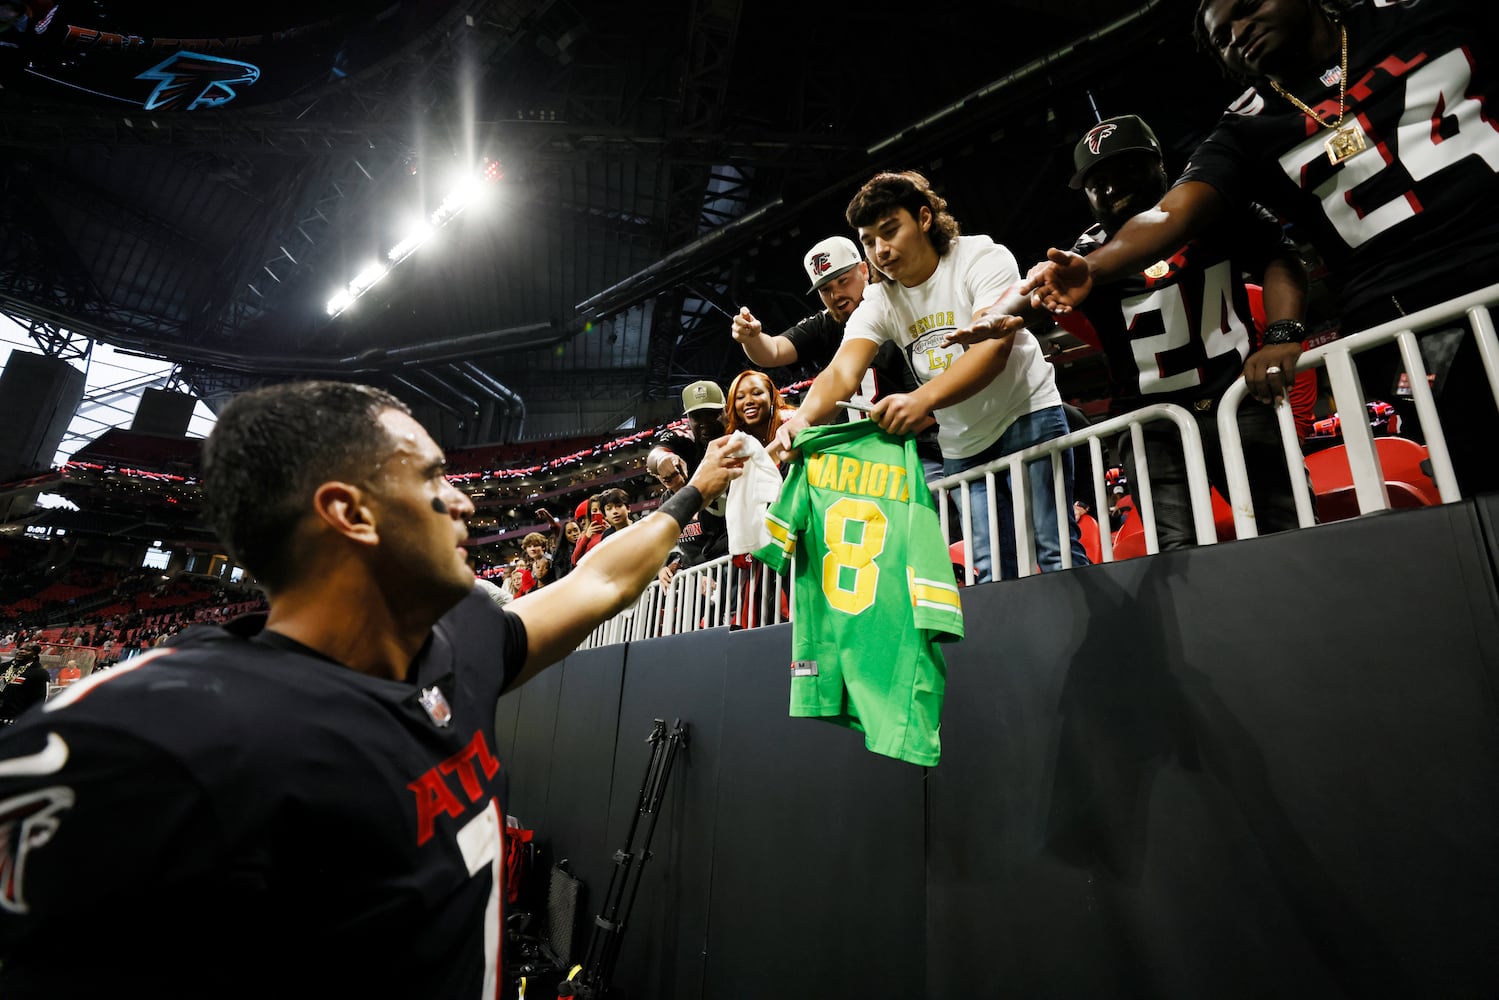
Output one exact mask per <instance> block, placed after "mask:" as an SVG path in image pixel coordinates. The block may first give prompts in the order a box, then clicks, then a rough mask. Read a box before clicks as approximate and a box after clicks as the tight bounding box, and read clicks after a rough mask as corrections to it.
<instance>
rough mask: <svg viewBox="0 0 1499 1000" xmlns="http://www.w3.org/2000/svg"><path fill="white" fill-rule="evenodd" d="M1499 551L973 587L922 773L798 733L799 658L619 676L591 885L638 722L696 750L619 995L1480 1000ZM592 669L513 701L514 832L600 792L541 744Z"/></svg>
mask: <svg viewBox="0 0 1499 1000" xmlns="http://www.w3.org/2000/svg"><path fill="white" fill-rule="evenodd" d="M1496 523H1499V502H1496V501H1492V500H1480V501H1478V502H1477V503H1476V504H1475V503H1474V502H1464V503H1461V504H1455V505H1449V506H1446V507H1442V508H1432V509H1426V510H1420V511H1401V512H1392V513H1389V514H1384V515H1376V516H1372V517H1368V518H1364V519H1361V520H1358V521H1352V522H1344V523H1339V524H1333V525H1326V526H1323V527H1320V528H1318V529H1316V530H1315V531H1308V532H1301V533H1297V534H1290V535H1282V536H1277V537H1270V538H1264V539H1258V540H1254V541H1248V542H1242V543H1232V544H1225V545H1218V546H1211V547H1208V548H1204V549H1198V550H1191V551H1186V552H1178V553H1171V554H1167V555H1164V556H1157V557H1152V558H1147V559H1138V560H1130V561H1128V562H1125V563H1120V564H1116V565H1112V566H1097V567H1088V568H1084V569H1079V570H1075V571H1071V572H1067V573H1060V574H1053V575H1049V576H1043V577H1038V578H1032V579H1027V580H1021V581H1014V582H1006V583H1000V584H993V585H985V586H981V587H975V588H969V589H967V590H965V591H964V612H965V619H966V622H967V633H968V634H967V638H966V639H965V640H964V641H963V642H961V643H958V644H956V645H951V646H947V647H945V651H946V654H947V659H948V664H949V680H948V696H947V702H946V709H945V718H944V725H943V743H944V749H943V760H942V763H941V764H940V765H939V766H938V767H936V768H933V769H930V770H923V769H921V768H916V767H912V766H911V765H907V764H902V763H899V762H896V761H891V760H888V759H886V758H882V757H878V756H877V755H874V754H870V753H868V752H867V751H865V750H863V749H862V739H861V737H859V736H858V735H857V734H854V733H852V732H849V731H846V730H841V729H838V728H836V727H833V726H830V725H827V724H824V723H820V722H814V721H810V720H802V719H790V718H788V717H787V713H786V709H787V690H788V683H789V682H788V679H787V676H786V670H785V668H786V662H787V660H788V658H789V653H790V627H789V626H776V627H773V628H768V629H759V630H754V631H750V632H732V633H729V632H724V631H723V630H715V631H712V632H707V633H699V634H696V635H689V636H680V637H675V638H671V639H661V640H652V641H649V642H642V643H635V644H632V645H631V646H630V647H629V648H628V653H627V656H626V659H625V661H624V667H623V682H622V684H621V685H620V687H619V689H618V699H619V723H618V728H617V740H616V745H615V749H614V757H613V763H612V771H613V778H612V783H611V785H610V791H609V794H608V797H607V802H608V815H609V819H608V826H607V831H608V832H607V835H606V836H605V837H604V838H603V842H604V843H605V844H606V846H607V851H606V853H607V852H608V851H612V850H613V849H614V848H615V847H617V846H620V844H621V843H622V838H623V833H624V830H625V827H626V825H627V823H626V819H627V812H628V810H630V809H633V808H634V804H635V801H636V795H637V793H638V791H639V787H638V785H639V778H640V776H641V774H642V773H643V768H644V764H645V760H646V749H647V748H646V747H645V745H644V743H643V742H642V741H643V739H644V736H645V734H646V732H648V730H649V723H650V720H651V719H652V718H665V719H666V721H667V722H668V723H670V722H671V721H672V718H674V717H677V716H680V717H682V718H683V719H685V720H687V721H688V722H690V723H691V724H692V727H693V742H692V745H691V748H690V750H689V752H688V753H687V754H685V755H684V756H683V757H680V758H679V759H678V762H677V768H676V771H675V772H674V774H673V776H672V779H671V781H672V789H671V793H670V794H669V795H668V801H667V803H666V804H665V807H664V809H663V814H662V817H661V822H660V826H659V827H658V828H657V831H656V836H655V841H654V843H653V848H654V850H655V851H656V857H655V858H654V859H653V860H652V861H651V862H650V864H649V865H648V867H647V869H646V877H645V880H644V882H643V884H642V890H641V896H640V900H639V901H638V902H637V904H636V908H635V911H634V915H633V919H632V923H631V926H630V927H629V928H627V930H626V932H625V935H624V942H623V951H622V955H621V959H620V964H619V975H618V976H617V982H618V983H619V984H620V985H622V986H624V987H626V988H627V995H628V996H631V997H651V998H657V1000H668V998H678V997H680V998H697V997H707V998H727V997H733V998H738V997H744V998H759V997H776V998H800V997H807V998H813V997H818V998H821V997H860V998H884V997H889V998H892V1000H894V998H899V1000H907V998H910V997H920V996H925V997H949V996H964V997H970V996H971V997H1017V998H1036V997H1183V998H1197V997H1206V996H1212V997H1263V996H1276V997H1371V996H1375V997H1383V996H1390V997H1395V996H1399V997H1410V996H1433V997H1435V996H1440V997H1444V998H1446V997H1486V996H1493V995H1494V984H1495V983H1496V982H1499V696H1496V679H1499V598H1496V596H1495V595H1496V582H1495V576H1494V565H1495V557H1496V555H1499V547H1496V545H1495V535H1494V533H1493V527H1494V525H1495V524H1496ZM607 652H608V651H607V650H600V651H590V652H588V653H583V654H574V656H573V657H571V658H569V660H568V661H567V662H566V663H565V664H564V665H563V666H562V667H560V668H554V669H553V670H551V671H547V672H546V673H545V674H543V675H542V677H540V678H538V679H537V681H534V682H533V683H532V684H531V685H528V686H527V687H526V688H524V689H522V690H521V691H520V692H518V693H517V694H512V695H510V696H509V697H508V698H507V699H506V701H507V703H509V702H510V701H511V700H512V699H519V706H518V709H517V711H516V712H515V713H514V716H513V720H514V728H515V732H514V738H513V744H514V747H515V753H514V757H515V759H514V760H513V761H512V762H509V763H510V764H511V768H512V772H513V773H512V788H514V789H515V790H516V793H515V794H516V799H517V800H519V799H533V800H534V798H535V795H536V794H537V793H536V790H537V788H538V787H539V788H542V789H545V788H546V787H547V785H548V783H549V784H550V786H551V788H552V789H553V790H554V791H553V792H552V793H551V794H553V795H555V794H556V792H555V789H557V788H558V787H559V786H558V783H559V782H570V781H572V780H574V778H573V776H570V775H567V774H564V773H562V772H563V771H567V770H572V769H574V768H577V767H582V766H584V764H583V763H581V762H580V761H581V759H582V758H581V757H579V756H578V755H576V754H574V756H573V757H572V758H569V762H568V763H567V764H566V766H565V767H564V766H563V756H565V755H561V754H559V755H557V756H554V757H546V756H545V753H544V747H543V743H544V742H545V743H549V742H550V741H551V740H552V736H551V735H550V734H552V733H553V731H554V730H560V728H561V727H562V726H563V725H564V722H563V721H562V720H560V719H559V720H558V721H557V722H556V723H555V725H554V723H553V721H552V719H551V718H537V717H533V715H539V714H544V713H546V712H547V711H548V710H549V709H550V710H551V711H552V712H554V713H555V712H556V711H557V710H558V706H559V705H561V704H562V703H563V701H565V700H566V699H565V697H563V695H562V691H563V688H564V687H565V686H566V684H565V682H564V681H563V680H561V679H559V677H558V675H562V676H565V675H566V674H567V673H569V672H571V671H572V670H573V669H574V666H575V662H576V661H579V660H580V659H581V658H585V657H586V658H593V659H595V666H596V667H597V668H598V669H600V670H607V669H610V667H609V665H608V663H606V662H605V660H604V659H603V658H601V657H600V654H605V653H607ZM615 669H617V661H616V667H615ZM548 684H551V685H552V686H550V687H548V686H547V685H548ZM598 688H599V697H600V698H601V699H606V698H607V691H608V686H607V685H606V684H604V683H603V682H602V681H600V682H599V684H598ZM590 690H591V689H590ZM507 717H509V716H507V714H506V707H505V706H504V705H502V710H501V718H502V720H503V719H505V718H507ZM542 734H547V736H546V740H545V741H543V740H542V738H541V736H542ZM499 745H500V746H501V747H502V748H503V747H505V746H506V745H507V736H506V735H505V734H504V733H503V732H501V734H500V739H499ZM586 756H587V758H588V763H587V765H586V766H587V767H590V768H591V767H596V766H598V764H597V752H596V751H594V752H593V753H591V754H589V755H586ZM533 768H534V769H535V770H537V771H539V772H542V774H541V775H540V776H538V775H528V774H527V773H526V772H527V771H529V770H532V769H533ZM577 778H578V780H579V782H580V787H582V786H586V787H587V788H588V789H590V790H589V791H588V792H587V793H586V794H587V795H590V796H592V795H595V794H597V792H596V791H595V789H596V788H597V787H598V786H597V781H596V777H592V778H589V777H583V776H581V775H579V776H577ZM580 794H581V793H580ZM511 805H512V808H511V810H510V811H511V812H515V813H517V815H521V812H520V808H521V807H520V805H518V803H517V801H512V804H511ZM544 805H545V803H543V806H544ZM528 808H529V807H528ZM552 811H553V810H552V809H550V808H545V809H544V812H543V816H545V817H546V818H545V819H538V820H537V823H538V824H539V826H540V828H541V829H542V833H543V835H554V836H557V837H559V838H562V839H565V840H568V841H569V842H573V843H582V842H584V840H586V839H588V836H589V835H587V834H586V833H584V832H582V831H578V830H573V829H567V830H563V829H560V828H559V829H555V830H549V829H547V828H546V823H547V822H549V821H550V816H551V813H552ZM596 815H597V814H595V813H593V812H591V811H590V810H587V809H573V810H571V811H569V810H568V809H559V810H558V811H557V816H558V819H559V821H562V822H564V823H565V825H567V826H569V827H571V826H573V825H583V824H586V823H587V822H589V821H592V822H596V823H601V822H602V820H598V819H594V818H593V817H596ZM523 818H525V817H523ZM527 822H530V820H529V818H527ZM592 842H594V843H598V842H599V838H598V837H597V835H596V834H594V835H592ZM604 860H605V861H606V862H607V858H605V859H604ZM594 870H595V869H594V868H593V867H592V866H591V867H590V871H591V872H592V871H594ZM596 870H597V871H599V872H600V873H601V878H602V880H601V881H597V882H595V881H594V879H595V878H596V877H599V876H595V875H593V874H590V876H589V878H590V889H591V890H593V894H594V898H595V899H597V898H598V896H599V895H601V894H602V892H603V888H604V886H605V885H606V884H607V864H605V865H604V866H602V867H600V868H597V869H596ZM588 916H589V917H590V918H591V916H592V908H591V907H590V912H589V914H588Z"/></svg>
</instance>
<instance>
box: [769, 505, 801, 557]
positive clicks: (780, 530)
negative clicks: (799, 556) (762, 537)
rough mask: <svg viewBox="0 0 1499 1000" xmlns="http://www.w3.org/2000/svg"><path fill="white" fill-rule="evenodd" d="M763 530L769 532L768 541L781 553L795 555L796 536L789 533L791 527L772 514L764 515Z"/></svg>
mask: <svg viewBox="0 0 1499 1000" xmlns="http://www.w3.org/2000/svg"><path fill="white" fill-rule="evenodd" d="M765 528H766V530H767V531H769V532H770V540H771V542H772V543H774V544H775V545H776V546H777V547H778V548H779V549H780V550H781V551H782V552H784V553H786V554H787V555H788V556H789V555H794V554H795V553H796V535H794V534H793V533H792V531H791V525H789V524H787V523H786V522H785V521H782V520H781V519H780V518H778V517H776V516H775V515H774V514H770V513H767V514H766V515H765Z"/></svg>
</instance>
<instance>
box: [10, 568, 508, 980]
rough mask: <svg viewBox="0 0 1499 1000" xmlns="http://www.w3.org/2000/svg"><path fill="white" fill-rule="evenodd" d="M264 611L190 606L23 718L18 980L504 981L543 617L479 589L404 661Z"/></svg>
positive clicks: (16, 886) (16, 775)
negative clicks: (274, 633)
mask: <svg viewBox="0 0 1499 1000" xmlns="http://www.w3.org/2000/svg"><path fill="white" fill-rule="evenodd" d="M261 624H263V619H256V620H244V619H241V620H239V621H237V622H233V623H231V624H230V626H229V627H227V628H219V627H208V626H199V627H195V628H192V629H189V630H188V631H186V632H184V633H183V634H182V635H181V636H180V637H178V639H177V640H175V641H174V642H173V643H172V644H171V645H167V646H162V647H159V648H157V649H154V650H152V651H151V652H149V653H146V654H143V655H142V656H139V657H136V658H135V659H133V660H129V661H127V662H126V663H124V664H122V665H120V666H118V667H116V668H114V669H113V670H109V671H106V672H103V673H95V674H93V675H91V676H89V677H88V678H86V679H84V680H82V681H80V682H78V683H76V684H74V685H72V686H71V687H69V688H68V689H67V690H65V691H64V692H62V693H61V694H59V695H58V696H57V697H56V698H54V699H53V700H52V701H51V702H49V703H48V704H47V706H46V707H45V709H43V710H38V711H35V712H31V713H28V715H27V716H26V717H25V718H24V719H23V720H21V722H19V723H18V724H17V725H16V726H14V727H13V728H11V729H9V730H8V731H7V732H6V733H5V735H4V736H3V737H0V766H3V769H4V775H3V777H0V815H3V817H4V819H3V823H0V829H4V830H5V831H6V836H7V838H8V841H7V843H6V853H5V858H6V860H7V861H8V862H9V875H8V877H7V879H6V884H5V885H4V887H3V890H0V891H3V892H4V893H5V895H6V897H7V898H6V900H5V905H4V907H0V995H4V996H5V997H7V998H10V997H31V996H37V997H71V996H107V995H113V994H124V995H130V996H158V997H187V996H192V997H208V996H212V997H264V996H281V997H286V996H313V995H315V996H318V997H320V998H321V997H327V996H402V997H406V996H410V997H417V996H420V997H455V998H458V997H461V998H468V997H474V996H480V995H493V994H494V993H495V992H496V990H495V988H494V986H493V985H490V986H489V987H488V988H487V989H486V988H484V987H483V985H482V984H483V983H484V982H485V977H486V975H489V976H497V975H498V969H499V951H498V949H499V946H500V943H501V938H502V928H503V920H502V918H503V914H502V913H501V910H500V905H501V900H502V899H503V892H502V886H501V884H500V882H499V881H498V879H499V878H500V873H501V871H502V862H503V850H502V844H503V841H502V837H501V832H500V831H501V830H502V828H503V826H504V803H505V793H506V772H505V770H504V768H502V767H501V766H500V762H499V759H498V757H497V755H496V752H495V748H494V746H493V745H492V738H493V736H492V734H493V732H494V713H495V705H496V702H497V701H498V699H499V697H500V693H501V692H502V691H503V690H504V688H505V686H506V685H507V684H509V683H510V682H511V681H512V680H513V679H514V677H515V676H516V674H517V673H518V671H519V670H520V668H521V666H522V664H523V662H524V660H525V651H526V632H525V627H524V625H523V624H522V623H521V621H520V619H518V618H516V617H515V616H514V615H512V614H510V613H509V612H506V611H502V610H500V609H499V608H496V607H495V606H494V605H493V604H492V603H491V602H490V600H489V598H488V597H487V596H485V594H484V593H483V592H482V591H480V590H478V589H477V588H476V589H475V591H474V593H473V594H471V595H470V596H469V597H467V598H465V599H464V600H463V601H461V602H460V603H459V604H458V605H457V606H456V607H454V608H453V609H452V610H451V611H449V612H448V613H447V614H446V615H444V616H443V618H442V619H441V620H440V621H439V622H438V623H437V625H436V626H435V627H434V628H433V631H432V636H431V638H430V640H429V641H428V643H427V645H426V647H425V648H424V649H423V650H422V652H421V653H420V654H419V656H418V658H417V661H416V663H415V664H414V667H413V674H414V680H413V681H412V682H400V681H393V680H387V679H382V678H378V677H371V676H368V675H365V674H362V673H359V672H358V671H355V670H351V669H349V668H347V667H344V666H341V665H339V664H336V663H333V662H331V661H329V660H327V659H325V658H323V657H322V656H320V655H318V654H316V653H313V652H312V651H310V650H305V649H303V651H298V650H299V648H300V647H297V646H296V644H295V643H290V644H289V643H288V642H287V641H285V640H282V641H264V640H263V639H257V638H255V637H254V632H255V631H257V630H258V629H259V627H260V626H261ZM430 691H440V692H441V699H440V701H439V700H437V698H436V696H435V695H429V694H427V693H426V692H430ZM424 701H425V702H426V703H427V705H428V706H430V707H424ZM445 714H449V718H448V721H447V724H446V725H440V724H439V723H440V721H441V720H442V719H443V717H444V715H445ZM481 990H483V992H482V993H481Z"/></svg>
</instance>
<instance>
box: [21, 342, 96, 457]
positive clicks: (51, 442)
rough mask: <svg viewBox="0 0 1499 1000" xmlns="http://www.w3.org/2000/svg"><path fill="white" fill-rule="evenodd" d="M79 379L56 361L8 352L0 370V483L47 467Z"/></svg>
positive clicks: (73, 408)
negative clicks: (3, 368) (8, 354)
mask: <svg viewBox="0 0 1499 1000" xmlns="http://www.w3.org/2000/svg"><path fill="white" fill-rule="evenodd" d="M85 381H86V376H85V375H84V373H83V372H82V371H79V370H78V369H77V368H74V367H73V366H72V365H70V364H68V363H67V362H66V361H63V360H61V359H60V358H49V357H46V356H44V355H41V354H30V353H27V352H24V351H12V352H11V354H10V360H9V361H8V362H6V365H5V371H4V372H0V481H5V480H10V479H16V478H18V477H20V476H22V475H25V474H27V473H30V472H35V471H38V470H41V469H47V468H50V467H51V466H52V457H53V456H54V455H55V454H57V446H58V445H59V444H61V443H62V437H63V435H64V434H65V433H67V430H68V424H69V423H71V422H72V420H73V414H74V413H76V412H77V411H78V404H79V403H80V402H82V401H83V388H84V383H85Z"/></svg>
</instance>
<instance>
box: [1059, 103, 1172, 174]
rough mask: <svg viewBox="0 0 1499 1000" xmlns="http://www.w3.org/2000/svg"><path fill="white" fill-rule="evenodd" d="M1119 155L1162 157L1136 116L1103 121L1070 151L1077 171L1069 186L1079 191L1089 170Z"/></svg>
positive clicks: (1154, 139)
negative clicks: (1146, 154) (1144, 154)
mask: <svg viewBox="0 0 1499 1000" xmlns="http://www.w3.org/2000/svg"><path fill="white" fill-rule="evenodd" d="M1120 153H1154V154H1155V155H1156V156H1160V155H1161V144H1160V142H1159V141H1158V140H1157V139H1156V137H1155V133H1154V132H1152V131H1151V130H1150V126H1149V125H1147V124H1145V120H1144V119H1143V118H1140V117H1139V116H1138V115H1120V116H1119V117H1117V118H1105V119H1104V120H1103V121H1101V122H1099V123H1098V124H1097V125H1094V126H1093V127H1092V128H1090V129H1088V131H1087V134H1085V135H1084V136H1083V137H1082V138H1081V139H1079V140H1078V141H1077V145H1076V146H1074V147H1073V148H1072V165H1073V166H1074V167H1075V168H1076V169H1077V172H1076V173H1074V174H1073V175H1072V180H1070V181H1068V182H1067V186H1068V187H1072V188H1080V187H1082V186H1083V178H1084V177H1085V176H1086V175H1087V173H1088V171H1090V170H1092V169H1093V168H1094V167H1096V166H1098V165H1099V164H1100V163H1102V162H1103V161H1104V160H1107V159H1108V158H1109V157H1111V156H1118V155H1119V154H1120Z"/></svg>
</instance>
